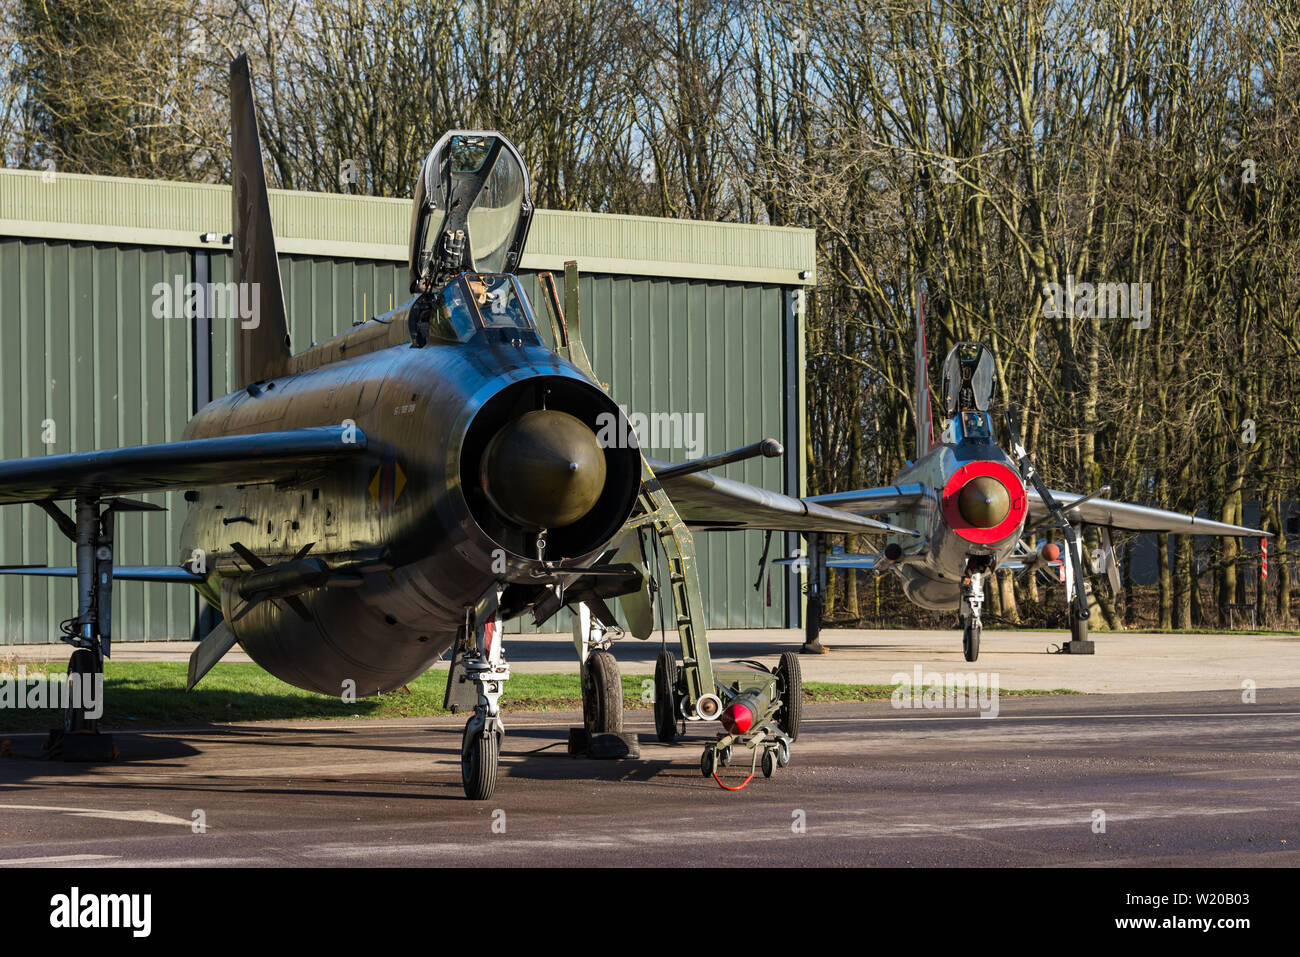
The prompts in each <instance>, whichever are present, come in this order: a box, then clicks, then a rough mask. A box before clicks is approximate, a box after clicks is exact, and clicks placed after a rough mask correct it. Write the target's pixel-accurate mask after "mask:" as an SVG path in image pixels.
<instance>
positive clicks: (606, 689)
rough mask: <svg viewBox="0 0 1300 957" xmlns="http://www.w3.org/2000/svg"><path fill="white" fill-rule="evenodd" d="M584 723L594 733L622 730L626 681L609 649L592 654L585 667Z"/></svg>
mask: <svg viewBox="0 0 1300 957" xmlns="http://www.w3.org/2000/svg"><path fill="white" fill-rule="evenodd" d="M582 723H583V724H584V725H585V726H586V728H587V730H588V731H590V732H591V733H592V734H617V733H619V732H620V731H622V730H623V682H622V681H621V680H620V679H619V676H618V662H617V661H615V660H614V656H613V655H611V654H610V653H609V652H608V651H597V652H596V653H595V654H592V655H590V656H589V657H588V658H587V667H586V668H584V669H583V670H582Z"/></svg>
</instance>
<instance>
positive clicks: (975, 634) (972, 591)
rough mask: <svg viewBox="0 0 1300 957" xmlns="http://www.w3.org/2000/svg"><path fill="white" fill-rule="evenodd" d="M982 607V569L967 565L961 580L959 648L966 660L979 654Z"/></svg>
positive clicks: (972, 658)
mask: <svg viewBox="0 0 1300 957" xmlns="http://www.w3.org/2000/svg"><path fill="white" fill-rule="evenodd" d="M983 609H984V574H983V571H981V570H977V569H971V568H969V567H968V569H967V572H966V575H965V576H964V577H963V578H962V580H961V611H960V612H959V615H960V617H961V621H962V629H961V650H962V655H963V657H965V659H966V660H967V661H975V660H976V659H977V658H979V656H980V632H981V631H983V630H984V622H983V621H982V620H981V619H980V612H981V611H983Z"/></svg>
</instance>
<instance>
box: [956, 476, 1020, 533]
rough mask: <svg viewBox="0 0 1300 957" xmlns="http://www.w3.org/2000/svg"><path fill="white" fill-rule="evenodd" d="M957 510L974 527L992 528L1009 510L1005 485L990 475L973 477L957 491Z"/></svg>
mask: <svg viewBox="0 0 1300 957" xmlns="http://www.w3.org/2000/svg"><path fill="white" fill-rule="evenodd" d="M957 510H958V511H959V512H961V517H962V518H964V519H965V520H966V521H968V522H969V523H970V524H971V525H973V526H975V527H976V528H993V527H994V526H995V525H1000V524H1001V523H1002V522H1003V521H1005V520H1006V517H1007V515H1008V514H1010V512H1011V496H1010V495H1009V494H1008V493H1007V487H1006V486H1005V485H1003V484H1002V483H1001V482H999V481H998V480H997V479H995V478H994V477H993V476H991V475H981V476H979V477H978V478H973V479H971V480H970V481H969V482H967V483H966V484H965V485H963V486H962V489H961V491H960V492H959V493H957Z"/></svg>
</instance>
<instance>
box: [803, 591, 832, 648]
mask: <svg viewBox="0 0 1300 957" xmlns="http://www.w3.org/2000/svg"><path fill="white" fill-rule="evenodd" d="M805 618H806V619H807V620H806V621H805V622H804V634H803V647H802V648H800V649H799V651H800V654H805V655H824V654H826V647H825V646H824V645H823V644H822V642H821V633H822V599H821V596H820V595H809V596H808V608H807V612H806V614H805Z"/></svg>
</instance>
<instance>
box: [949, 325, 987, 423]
mask: <svg viewBox="0 0 1300 957" xmlns="http://www.w3.org/2000/svg"><path fill="white" fill-rule="evenodd" d="M993 371H994V370H993V353H992V351H990V349H989V347H988V346H986V345H984V344H983V343H980V342H959V343H957V344H956V345H955V346H953V347H952V350H951V351H950V352H949V353H948V358H946V359H944V360H943V406H944V409H945V410H946V411H947V415H948V417H949V418H952V417H954V416H956V415H957V413H958V412H987V411H988V410H989V401H990V399H992V397H993Z"/></svg>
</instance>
